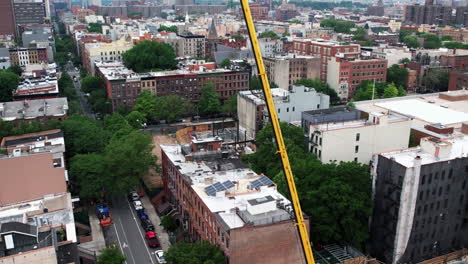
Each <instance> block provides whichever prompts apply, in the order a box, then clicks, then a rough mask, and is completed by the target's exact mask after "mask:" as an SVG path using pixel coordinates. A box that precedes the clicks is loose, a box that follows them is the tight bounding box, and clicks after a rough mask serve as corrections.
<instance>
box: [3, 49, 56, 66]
mask: <svg viewBox="0 0 468 264" xmlns="http://www.w3.org/2000/svg"><path fill="white" fill-rule="evenodd" d="M8 52H9V54H10V63H11V65H19V66H26V65H29V64H41V63H48V62H49V59H48V56H47V49H46V48H19V47H18V48H12V49H9V51H8Z"/></svg>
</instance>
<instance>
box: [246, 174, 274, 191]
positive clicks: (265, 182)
mask: <svg viewBox="0 0 468 264" xmlns="http://www.w3.org/2000/svg"><path fill="white" fill-rule="evenodd" d="M272 184H273V181H271V180H270V179H269V178H268V177H267V176H262V177H260V178H258V179H256V180H255V181H252V182H251V183H250V185H249V188H250V189H251V190H253V189H257V190H258V189H259V188H260V187H261V186H270V185H272Z"/></svg>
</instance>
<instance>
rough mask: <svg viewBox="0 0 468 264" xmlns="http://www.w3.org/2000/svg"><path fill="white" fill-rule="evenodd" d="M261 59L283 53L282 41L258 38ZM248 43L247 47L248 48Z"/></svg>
mask: <svg viewBox="0 0 468 264" xmlns="http://www.w3.org/2000/svg"><path fill="white" fill-rule="evenodd" d="M258 44H259V45H260V50H261V51H262V56H263V57H274V56H276V55H279V54H282V53H283V41H282V40H280V39H272V38H260V39H258ZM250 45H251V44H250V42H249V47H251V46H250Z"/></svg>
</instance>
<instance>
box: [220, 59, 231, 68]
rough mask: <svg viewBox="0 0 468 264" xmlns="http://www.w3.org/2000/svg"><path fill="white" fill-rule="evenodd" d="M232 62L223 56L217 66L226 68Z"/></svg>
mask: <svg viewBox="0 0 468 264" xmlns="http://www.w3.org/2000/svg"><path fill="white" fill-rule="evenodd" d="M231 64H232V62H231V60H230V59H229V58H225V59H224V60H223V61H222V62H221V63H220V64H219V67H221V68H228V67H230V66H231Z"/></svg>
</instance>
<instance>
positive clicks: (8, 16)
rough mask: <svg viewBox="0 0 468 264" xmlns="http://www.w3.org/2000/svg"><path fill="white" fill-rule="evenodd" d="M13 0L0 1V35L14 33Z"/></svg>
mask: <svg viewBox="0 0 468 264" xmlns="http://www.w3.org/2000/svg"><path fill="white" fill-rule="evenodd" d="M14 34H15V21H14V12H13V0H5V1H0V35H14Z"/></svg>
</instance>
